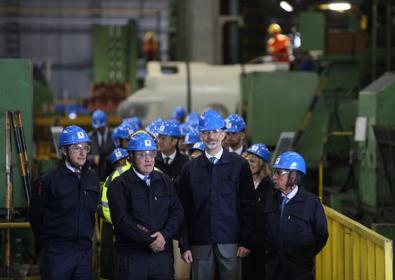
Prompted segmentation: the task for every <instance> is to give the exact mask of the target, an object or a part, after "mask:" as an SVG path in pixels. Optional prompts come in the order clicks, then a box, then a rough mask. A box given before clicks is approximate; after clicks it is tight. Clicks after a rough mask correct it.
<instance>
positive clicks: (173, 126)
mask: <svg viewBox="0 0 395 280" xmlns="http://www.w3.org/2000/svg"><path fill="white" fill-rule="evenodd" d="M158 135H163V136H170V137H177V138H178V137H181V130H180V125H179V123H178V122H176V121H174V120H165V121H163V122H162V124H161V125H160V127H159V131H158Z"/></svg>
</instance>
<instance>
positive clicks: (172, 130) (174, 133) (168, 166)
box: [155, 120, 188, 181]
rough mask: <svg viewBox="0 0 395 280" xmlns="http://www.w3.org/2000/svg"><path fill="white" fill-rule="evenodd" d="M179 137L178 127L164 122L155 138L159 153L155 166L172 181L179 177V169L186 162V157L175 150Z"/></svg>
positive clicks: (173, 122)
mask: <svg viewBox="0 0 395 280" xmlns="http://www.w3.org/2000/svg"><path fill="white" fill-rule="evenodd" d="M180 137H181V131H180V125H179V124H178V123H177V122H175V121H173V120H165V121H163V122H162V123H161V125H160V127H159V131H158V137H157V138H156V142H157V144H158V151H159V153H158V154H157V156H156V159H155V166H156V167H157V168H159V169H160V170H162V171H163V172H164V173H165V174H166V175H168V176H169V177H170V178H171V179H172V180H173V181H174V180H175V179H176V178H177V177H178V176H179V175H180V173H181V169H182V168H183V166H184V164H185V163H186V162H187V161H188V157H187V156H186V155H183V154H181V153H180V152H179V151H178V149H177V144H178V141H179V138H180Z"/></svg>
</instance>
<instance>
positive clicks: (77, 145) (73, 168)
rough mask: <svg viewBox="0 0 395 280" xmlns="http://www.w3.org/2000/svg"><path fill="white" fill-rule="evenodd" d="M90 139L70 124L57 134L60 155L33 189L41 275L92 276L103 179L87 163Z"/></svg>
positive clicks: (85, 279) (87, 278) (31, 214)
mask: <svg viewBox="0 0 395 280" xmlns="http://www.w3.org/2000/svg"><path fill="white" fill-rule="evenodd" d="M90 142H91V141H90V139H89V137H88V134H87V133H86V132H85V130H83V129H82V128H80V127H78V126H75V125H71V126H67V127H66V128H65V129H64V130H63V132H62V133H61V134H60V137H59V149H60V150H61V152H62V159H61V160H60V161H59V163H58V165H57V166H56V167H55V168H54V169H53V170H50V171H48V172H47V173H45V174H44V175H42V176H40V178H39V179H38V180H37V182H36V183H35V184H34V187H33V189H32V199H31V204H30V207H29V220H30V224H31V226H32V229H33V233H34V235H35V238H36V241H37V246H38V249H39V251H40V253H39V264H40V274H41V279H43V280H52V279H75V280H77V279H78V280H81V279H83V280H90V279H92V237H93V229H94V225H95V214H96V210H97V206H98V202H99V181H98V178H97V176H96V174H95V173H94V172H93V171H92V170H91V169H90V168H89V166H88V162H87V155H88V153H89V150H90V145H89V144H90Z"/></svg>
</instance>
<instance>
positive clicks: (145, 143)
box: [144, 140, 152, 147]
mask: <svg viewBox="0 0 395 280" xmlns="http://www.w3.org/2000/svg"><path fill="white" fill-rule="evenodd" d="M144 145H145V146H146V147H151V146H152V144H151V140H145V141H144Z"/></svg>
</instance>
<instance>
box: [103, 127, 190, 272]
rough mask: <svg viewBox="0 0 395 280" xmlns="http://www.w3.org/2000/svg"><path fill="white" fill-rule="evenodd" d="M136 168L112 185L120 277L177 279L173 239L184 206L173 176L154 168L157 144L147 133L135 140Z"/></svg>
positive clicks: (131, 153) (131, 143) (135, 136)
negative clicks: (174, 184)
mask: <svg viewBox="0 0 395 280" xmlns="http://www.w3.org/2000/svg"><path fill="white" fill-rule="evenodd" d="M128 151H129V156H130V160H131V163H132V167H131V168H130V169H129V170H127V171H125V172H124V173H122V174H121V175H120V176H119V177H117V178H116V179H114V180H113V181H112V182H111V183H110V186H109V188H108V193H107V197H108V203H109V206H110V211H111V219H112V222H113V225H114V235H115V245H114V279H173V256H172V251H171V249H172V246H171V240H172V239H173V238H175V236H176V234H177V233H178V232H179V230H180V227H181V224H182V221H183V210H182V206H181V204H180V202H179V200H178V197H177V194H176V191H175V188H174V186H173V183H172V181H171V179H170V178H169V177H168V176H167V175H165V174H164V173H162V172H158V171H156V170H154V164H155V156H156V151H157V148H156V144H155V141H154V139H153V138H152V137H151V136H150V135H149V133H148V132H146V131H137V132H136V133H134V134H133V135H132V137H131V139H130V141H129V146H128Z"/></svg>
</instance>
